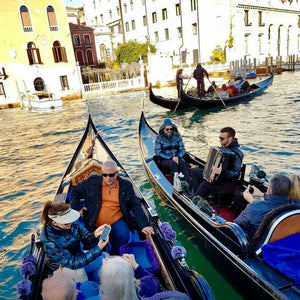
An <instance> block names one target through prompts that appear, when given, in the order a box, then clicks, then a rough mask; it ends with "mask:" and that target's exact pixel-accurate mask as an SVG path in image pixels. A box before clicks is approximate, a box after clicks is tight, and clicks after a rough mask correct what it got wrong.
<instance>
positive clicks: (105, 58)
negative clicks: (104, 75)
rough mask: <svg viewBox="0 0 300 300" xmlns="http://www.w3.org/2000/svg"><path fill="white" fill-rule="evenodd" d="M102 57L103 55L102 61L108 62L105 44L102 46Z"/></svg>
mask: <svg viewBox="0 0 300 300" xmlns="http://www.w3.org/2000/svg"><path fill="white" fill-rule="evenodd" d="M108 50H109V49H108ZM100 55H101V61H104V62H107V50H106V46H105V45H104V44H101V45H100Z"/></svg>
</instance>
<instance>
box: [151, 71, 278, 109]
mask: <svg viewBox="0 0 300 300" xmlns="http://www.w3.org/2000/svg"><path fill="white" fill-rule="evenodd" d="M273 77H274V75H273V74H272V75H271V76H270V77H268V78H267V79H265V80H263V81H260V82H257V83H255V84H252V85H251V87H252V88H250V91H249V92H245V93H240V94H238V95H236V96H234V97H229V98H223V99H222V100H221V99H220V97H219V96H217V95H214V96H206V97H203V98H197V97H194V96H193V95H190V94H189V93H188V92H185V91H184V89H183V88H181V97H180V99H172V98H164V97H162V96H157V95H155V94H154V93H153V90H152V85H151V84H150V87H149V98H150V101H151V102H153V103H155V104H157V105H159V106H162V107H164V108H168V109H172V110H175V108H176V109H186V108H194V109H195V108H196V109H207V108H212V107H218V106H224V104H225V105H226V106H227V105H231V104H238V103H241V102H246V101H249V100H251V99H253V98H254V97H257V96H260V95H261V94H262V93H263V92H264V91H265V90H266V89H267V88H268V87H269V86H270V85H271V84H272V82H273ZM241 83H242V81H239V82H237V83H236V84H235V86H236V87H237V88H239V87H240V86H241ZM178 102H179V103H178Z"/></svg>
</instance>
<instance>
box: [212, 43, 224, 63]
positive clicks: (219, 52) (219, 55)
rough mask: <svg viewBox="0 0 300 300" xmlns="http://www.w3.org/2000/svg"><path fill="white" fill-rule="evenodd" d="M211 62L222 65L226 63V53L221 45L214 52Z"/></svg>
mask: <svg viewBox="0 0 300 300" xmlns="http://www.w3.org/2000/svg"><path fill="white" fill-rule="evenodd" d="M210 60H211V63H220V62H221V63H222V62H225V61H226V56H225V51H224V50H223V49H222V48H221V46H220V45H217V46H216V48H215V49H214V50H213V51H212V56H211V57H210Z"/></svg>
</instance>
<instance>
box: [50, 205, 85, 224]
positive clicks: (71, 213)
mask: <svg viewBox="0 0 300 300" xmlns="http://www.w3.org/2000/svg"><path fill="white" fill-rule="evenodd" d="M48 217H49V218H50V219H51V220H53V221H55V222H56V223H58V224H69V223H73V222H75V221H76V220H78V218H79V217H80V214H79V212H78V211H77V210H75V209H72V208H71V207H69V208H68V209H67V210H65V211H62V212H59V214H57V215H48Z"/></svg>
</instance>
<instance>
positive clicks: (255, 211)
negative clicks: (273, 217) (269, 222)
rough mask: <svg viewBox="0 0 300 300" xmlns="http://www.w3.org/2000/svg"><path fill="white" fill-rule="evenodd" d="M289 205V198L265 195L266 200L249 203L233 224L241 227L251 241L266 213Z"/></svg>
mask: <svg viewBox="0 0 300 300" xmlns="http://www.w3.org/2000/svg"><path fill="white" fill-rule="evenodd" d="M289 203H290V200H289V197H287V196H278V195H266V194H265V195H264V200H254V201H253V202H252V203H249V204H248V205H247V207H246V208H245V209H244V210H243V211H242V212H241V214H240V215H239V216H238V217H237V218H236V219H235V220H233V222H235V223H236V224H238V225H239V226H241V228H242V229H243V230H244V232H245V233H246V234H247V235H248V238H249V239H251V238H252V237H253V236H254V234H255V232H256V230H257V228H258V226H259V224H260V222H261V221H262V219H263V218H264V216H265V214H266V213H268V212H269V211H271V210H272V209H274V208H277V207H279V206H281V205H284V204H289Z"/></svg>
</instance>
